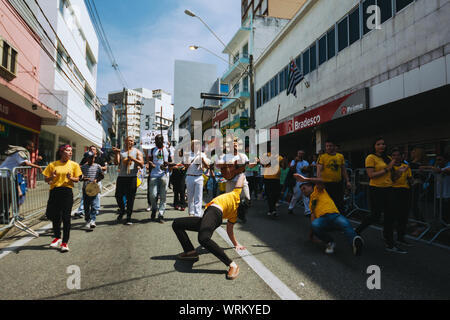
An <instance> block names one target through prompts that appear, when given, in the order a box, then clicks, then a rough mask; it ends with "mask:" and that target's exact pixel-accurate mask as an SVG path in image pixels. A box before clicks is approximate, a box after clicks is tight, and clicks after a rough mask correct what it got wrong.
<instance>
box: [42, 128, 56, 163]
mask: <svg viewBox="0 0 450 320" xmlns="http://www.w3.org/2000/svg"><path fill="white" fill-rule="evenodd" d="M55 140H56V137H55V135H54V134H52V133H50V132H47V131H41V134H40V135H39V155H40V156H41V157H42V161H41V162H40V163H39V164H41V165H47V164H49V163H50V162H52V161H54V160H55Z"/></svg>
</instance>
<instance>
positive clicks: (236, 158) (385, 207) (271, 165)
mask: <svg viewBox="0 0 450 320" xmlns="http://www.w3.org/2000/svg"><path fill="white" fill-rule="evenodd" d="M155 145H156V146H155V147H154V148H153V149H151V150H149V151H148V153H146V154H144V153H143V152H142V151H140V150H139V149H137V148H136V147H135V143H134V138H133V137H127V138H126V139H125V148H124V149H123V150H120V149H117V148H113V152H114V157H113V161H114V164H116V165H118V167H119V172H118V177H117V181H116V190H115V198H116V202H117V206H118V216H117V222H118V223H120V222H121V221H122V219H123V218H124V216H125V215H126V221H125V224H126V225H132V223H133V222H132V214H133V209H134V202H135V197H136V192H137V187H138V184H139V178H138V175H139V172H140V170H143V169H145V170H146V171H147V173H148V180H147V200H148V205H149V206H148V208H147V211H148V212H151V213H150V219H151V220H152V221H157V222H159V223H164V222H165V219H164V215H165V211H166V202H167V191H168V188H169V186H171V187H172V189H173V192H174V203H173V207H174V209H175V210H180V211H185V210H186V209H187V216H186V217H185V218H179V219H175V221H174V222H173V225H172V227H173V230H174V232H175V234H176V236H177V238H178V240H179V241H180V243H181V246H182V248H183V253H181V254H180V255H178V258H179V259H182V260H197V259H198V254H197V253H196V251H195V249H194V247H193V245H192V243H191V242H190V240H189V238H188V236H187V234H186V232H185V231H186V230H190V231H197V232H198V234H199V235H198V240H199V242H200V244H201V245H202V246H203V247H205V248H206V249H208V250H209V252H211V253H212V254H214V255H215V256H216V257H217V258H218V259H219V260H220V261H222V262H223V263H224V264H225V265H226V266H227V267H228V268H229V270H228V275H227V277H228V278H229V279H234V278H236V277H237V275H238V273H239V267H238V266H237V264H236V263H235V262H233V261H231V260H230V259H229V258H228V256H227V255H226V254H225V252H224V251H223V249H221V248H220V247H219V246H218V245H217V244H216V243H215V242H214V241H213V240H212V239H211V236H212V233H213V231H214V230H215V229H216V228H217V227H218V226H219V225H220V224H221V223H222V220H227V221H228V223H227V232H228V235H229V237H230V240H231V242H232V243H233V244H234V246H235V248H236V249H238V250H242V249H245V247H243V246H242V245H241V244H239V242H238V241H237V240H236V238H235V236H234V232H233V227H234V224H235V223H236V222H237V220H238V218H240V219H241V220H242V221H245V220H246V217H245V214H246V211H247V209H248V208H249V207H251V206H252V201H255V200H263V199H265V200H266V201H267V207H268V210H267V215H268V216H269V217H270V218H273V219H275V218H277V217H279V215H280V204H281V203H283V202H284V203H286V204H288V208H287V213H288V214H291V215H292V214H295V212H294V210H295V209H296V208H297V207H298V205H301V206H302V212H303V214H304V215H305V216H307V217H310V220H311V223H310V230H311V231H310V235H309V236H310V238H311V240H313V241H315V242H321V243H323V244H324V245H325V252H326V253H328V254H331V253H333V252H334V249H335V246H336V243H335V241H334V240H333V238H332V237H331V232H333V231H337V230H339V231H342V232H343V233H344V234H345V236H346V237H347V239H348V242H349V244H350V246H351V248H352V251H353V254H354V255H361V252H362V248H363V245H364V240H363V238H362V234H363V233H364V231H365V230H366V229H367V227H368V226H370V225H372V224H374V223H379V222H380V220H381V217H382V215H383V217H384V218H383V239H384V246H385V250H386V251H388V252H394V253H400V254H404V253H407V251H406V250H405V249H404V248H405V247H407V246H410V245H411V243H409V242H408V241H407V240H406V239H405V235H406V226H407V223H408V218H409V213H410V211H412V212H413V217H415V218H417V219H420V218H423V217H420V216H419V215H420V210H418V208H417V194H418V193H419V192H420V190H418V187H417V185H418V184H419V183H420V185H421V186H423V185H424V183H425V179H426V176H427V175H426V172H433V173H435V176H436V177H438V179H439V181H437V185H438V186H439V191H438V192H436V197H437V198H439V200H440V201H439V203H440V206H442V211H441V212H442V213H443V218H444V219H448V217H449V208H450V206H449V203H450V162H448V160H449V159H448V157H446V156H444V155H438V156H436V158H435V163H433V164H431V165H430V164H427V163H426V162H425V161H424V154H423V152H422V151H421V149H419V148H415V149H414V150H413V151H412V153H411V156H412V157H411V161H410V162H408V161H407V157H405V156H404V154H402V152H401V151H400V150H399V149H391V150H389V149H388V147H387V145H386V141H385V140H384V139H383V138H378V139H376V141H374V143H373V145H372V146H371V148H372V151H371V152H370V154H369V155H368V156H367V158H366V159H365V171H366V174H367V176H368V179H369V187H368V198H369V203H370V213H369V214H367V215H365V216H364V217H363V219H362V222H361V223H360V224H359V225H358V226H357V227H356V228H353V227H352V225H351V224H350V222H349V220H348V219H347V218H346V217H345V210H346V209H345V204H344V196H345V194H346V192H349V191H350V190H351V189H352V188H354V186H353V185H352V181H351V180H350V176H349V174H348V171H347V166H348V162H347V161H346V160H345V158H344V156H343V155H342V154H341V153H339V152H337V147H336V144H335V143H334V142H333V141H331V140H328V141H326V143H325V150H324V151H323V152H321V153H320V154H318V155H314V156H313V157H311V158H309V159H308V160H309V161H308V160H307V158H306V153H305V151H304V150H298V152H297V154H296V156H295V158H294V159H292V160H291V161H290V162H289V161H288V159H287V157H284V156H282V155H279V154H271V153H270V152H268V153H266V154H265V155H263V157H264V158H265V159H270V160H272V161H271V162H270V161H262V160H261V159H259V158H258V157H257V156H256V155H252V154H249V152H248V147H247V148H245V146H244V144H243V143H242V141H240V140H238V139H234V140H233V141H228V143H226V145H225V146H224V149H223V155H222V156H218V155H215V154H214V153H213V155H212V157H211V158H208V157H207V155H206V154H205V152H204V150H203V146H202V144H201V142H200V141H197V140H193V141H192V142H191V146H190V147H191V148H190V152H186V153H185V154H184V153H183V150H180V151H179V154H178V158H179V159H182V161H180V162H179V163H176V162H175V155H174V150H173V148H170V147H167V145H165V143H164V139H163V136H162V135H158V136H156V138H155ZM32 150H33V146H32V145H30V144H29V143H27V146H26V148H22V149H20V150H18V151H16V153H14V154H12V155H10V156H9V157H8V158H7V159H6V160H5V161H4V163H3V164H2V165H1V166H0V167H8V168H9V167H11V166H13V167H14V166H22V165H26V166H34V167H37V166H36V165H35V164H34V163H31V162H30V160H29V159H30V157H29V152H32ZM19 151H20V153H18V152H19ZM25 151H28V154H27V153H26V152H25ZM388 151H389V152H388ZM71 158H72V147H71V146H70V145H63V146H61V147H60V148H59V149H58V156H57V161H54V162H52V163H50V164H49V165H48V166H47V167H46V168H45V170H44V171H43V172H42V173H43V175H44V176H45V181H46V182H47V183H48V184H49V185H50V195H49V199H48V204H47V210H46V216H47V217H48V218H49V219H50V220H51V221H52V223H53V232H54V239H53V241H52V243H51V244H50V246H51V247H53V248H60V249H61V251H62V252H67V251H69V247H68V243H69V237H70V229H71V218H72V217H71V211H72V206H73V191H72V190H73V187H74V184H76V183H78V182H82V183H83V187H82V201H81V204H80V208H79V209H78V213H77V214H76V216H78V217H83V216H84V219H85V225H84V227H83V229H85V230H86V231H92V230H93V229H94V228H95V227H96V216H97V215H98V213H99V209H100V197H99V190H100V188H101V186H100V188H99V185H100V184H101V180H102V179H103V178H104V172H105V171H106V170H107V165H108V164H107V161H106V160H105V159H104V158H102V157H101V156H100V155H99V152H98V150H97V148H95V146H92V147H91V148H89V150H88V152H86V154H85V155H84V158H83V160H82V162H81V163H80V164H78V163H76V162H74V161H72V160H71ZM411 169H413V170H418V171H414V172H413V171H412V170H411ZM205 178H206V180H205ZM225 178H226V179H225ZM224 179H225V180H224ZM222 186H224V188H222ZM221 190H223V191H221ZM204 192H206V193H207V194H208V195H207V197H208V198H209V200H210V201H209V202H208V203H207V204H206V206H205V208H204V209H203V203H204V201H203V197H204ZM220 193H223V194H220ZM61 223H62V225H63V230H62V236H61ZM394 234H396V237H394Z"/></svg>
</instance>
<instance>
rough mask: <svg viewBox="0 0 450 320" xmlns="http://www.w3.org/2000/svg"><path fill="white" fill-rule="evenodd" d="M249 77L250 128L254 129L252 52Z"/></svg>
mask: <svg viewBox="0 0 450 320" xmlns="http://www.w3.org/2000/svg"><path fill="white" fill-rule="evenodd" d="M248 73H249V78H250V128H252V129H256V120H255V82H254V79H253V54H251V55H250V57H249V68H248Z"/></svg>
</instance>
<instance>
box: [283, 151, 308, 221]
mask: <svg viewBox="0 0 450 320" xmlns="http://www.w3.org/2000/svg"><path fill="white" fill-rule="evenodd" d="M304 157H305V151H303V150H299V151H297V157H296V158H295V159H294V160H292V162H291V170H295V173H298V174H300V175H302V176H305V177H309V169H310V166H309V163H308V161H306V160H304ZM302 184H303V183H302V182H299V181H297V183H296V184H295V188H294V195H293V196H292V199H291V202H290V204H289V209H288V213H289V214H293V213H294V207H295V204H296V203H297V201H298V200H299V199H300V197H301V198H302V199H303V205H304V207H305V211H304V214H305V216H309V215H311V210H310V209H309V198H308V197H306V196H305V195H304V194H302V191H301V189H300V187H301V185H302Z"/></svg>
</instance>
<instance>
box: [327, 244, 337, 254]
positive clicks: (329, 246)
mask: <svg viewBox="0 0 450 320" xmlns="http://www.w3.org/2000/svg"><path fill="white" fill-rule="evenodd" d="M335 247H336V243H334V242H329V243H328V244H327V248H326V249H325V253H327V254H332V253H334V248H335Z"/></svg>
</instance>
